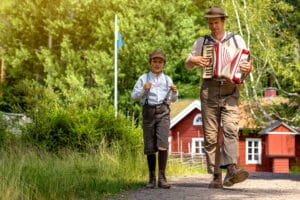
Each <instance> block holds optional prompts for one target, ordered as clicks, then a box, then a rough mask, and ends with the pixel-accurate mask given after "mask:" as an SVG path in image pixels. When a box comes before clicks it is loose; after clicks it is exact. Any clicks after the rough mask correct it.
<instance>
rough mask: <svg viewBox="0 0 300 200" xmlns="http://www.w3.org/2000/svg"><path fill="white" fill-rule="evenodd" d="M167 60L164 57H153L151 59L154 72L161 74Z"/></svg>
mask: <svg viewBox="0 0 300 200" xmlns="http://www.w3.org/2000/svg"><path fill="white" fill-rule="evenodd" d="M164 65H165V61H164V60H163V59H162V58H153V59H151V61H150V66H151V71H152V73H154V74H157V75H158V74H160V73H161V72H162V70H163V68H164Z"/></svg>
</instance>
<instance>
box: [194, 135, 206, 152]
mask: <svg viewBox="0 0 300 200" xmlns="http://www.w3.org/2000/svg"><path fill="white" fill-rule="evenodd" d="M196 142H200V147H199V148H200V153H196ZM192 154H196V155H205V151H204V138H192Z"/></svg>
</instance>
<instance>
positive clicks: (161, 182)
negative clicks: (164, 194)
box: [158, 151, 171, 189]
mask: <svg viewBox="0 0 300 200" xmlns="http://www.w3.org/2000/svg"><path fill="white" fill-rule="evenodd" d="M167 159H168V151H158V166H159V172H158V187H160V188H164V189H169V188H170V187H171V185H170V184H169V183H168V182H167V179H166V175H165V170H166V166H167Z"/></svg>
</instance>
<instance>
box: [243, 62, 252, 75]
mask: <svg viewBox="0 0 300 200" xmlns="http://www.w3.org/2000/svg"><path fill="white" fill-rule="evenodd" d="M252 68H253V67H252V62H251V61H250V62H248V61H244V62H242V63H241V64H240V70H241V71H242V72H244V73H249V72H251V71H252Z"/></svg>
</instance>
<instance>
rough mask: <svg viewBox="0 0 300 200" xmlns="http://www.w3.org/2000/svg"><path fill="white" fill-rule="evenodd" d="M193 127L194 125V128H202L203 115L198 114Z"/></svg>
mask: <svg viewBox="0 0 300 200" xmlns="http://www.w3.org/2000/svg"><path fill="white" fill-rule="evenodd" d="M199 118H200V120H199ZM193 125H194V126H201V125H202V115H201V114H197V115H196V116H195V117H194V120H193Z"/></svg>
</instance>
